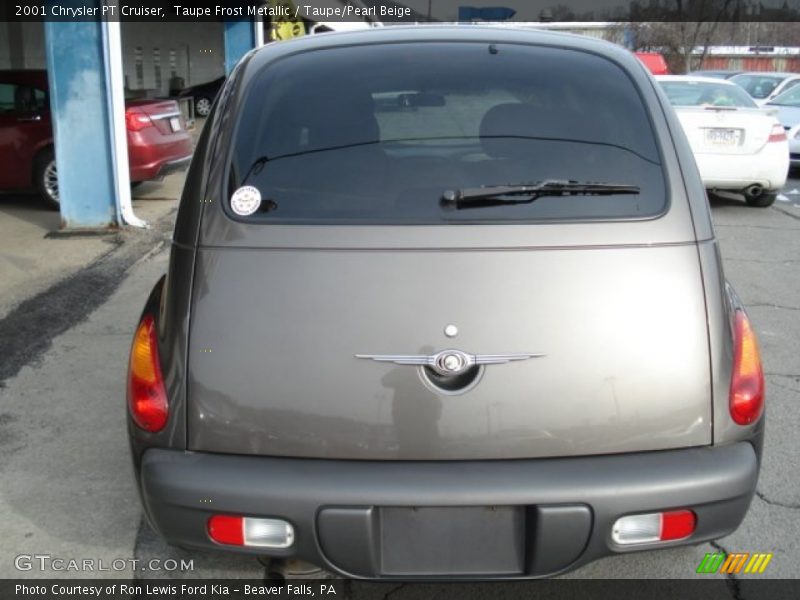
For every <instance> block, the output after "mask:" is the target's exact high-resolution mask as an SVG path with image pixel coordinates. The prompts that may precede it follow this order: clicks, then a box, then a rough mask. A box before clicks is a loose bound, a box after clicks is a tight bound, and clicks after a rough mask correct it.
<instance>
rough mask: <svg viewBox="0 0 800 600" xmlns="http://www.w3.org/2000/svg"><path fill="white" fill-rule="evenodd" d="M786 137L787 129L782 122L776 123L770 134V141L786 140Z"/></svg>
mask: <svg viewBox="0 0 800 600" xmlns="http://www.w3.org/2000/svg"><path fill="white" fill-rule="evenodd" d="M786 140H787V138H786V130H785V129H784V128H783V125H781V124H780V123H775V125H773V126H772V131H771V132H770V134H769V139H768V140H767V141H768V142H785V141H786Z"/></svg>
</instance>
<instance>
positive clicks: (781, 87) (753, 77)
mask: <svg viewBox="0 0 800 600" xmlns="http://www.w3.org/2000/svg"><path fill="white" fill-rule="evenodd" d="M730 81H732V82H733V83H735V84H736V85H738V86H740V87H741V88H743V89H744V91H745V92H747V93H748V94H750V97H751V98H752V99H753V100H755V102H756V104H758V105H759V106H763V105H764V104H766V103H767V102H769V101H771V100H772V99H773V98H775V97H776V96H779V95H781V94H783V93H784V92H788V91H789V90H790V89H792V88H793V87H794V86H796V85H800V74H798V73H774V72H760V71H751V72H748V73H739V74H738V75H734V76H733V77H731V78H730Z"/></svg>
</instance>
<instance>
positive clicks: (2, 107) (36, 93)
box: [0, 83, 47, 112]
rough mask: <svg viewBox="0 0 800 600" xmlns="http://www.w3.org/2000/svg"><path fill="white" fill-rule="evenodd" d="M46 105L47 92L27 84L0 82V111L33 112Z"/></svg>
mask: <svg viewBox="0 0 800 600" xmlns="http://www.w3.org/2000/svg"><path fill="white" fill-rule="evenodd" d="M46 106H47V94H45V92H44V91H43V90H40V89H37V88H35V87H32V86H29V85H18V84H14V83H0V112H33V111H38V110H43V109H44V108H46Z"/></svg>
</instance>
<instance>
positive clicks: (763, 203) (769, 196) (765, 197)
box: [745, 192, 778, 208]
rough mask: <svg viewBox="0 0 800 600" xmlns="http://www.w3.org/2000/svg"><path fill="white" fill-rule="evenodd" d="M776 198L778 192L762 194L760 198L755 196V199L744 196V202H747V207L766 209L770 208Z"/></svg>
mask: <svg viewBox="0 0 800 600" xmlns="http://www.w3.org/2000/svg"><path fill="white" fill-rule="evenodd" d="M777 197H778V192H764V193H762V194H761V195H760V196H756V197H755V198H753V197H751V196H745V201H746V202H747V205H748V206H755V207H757V208H766V207H767V206H772V205H773V204H774V203H775V198H777Z"/></svg>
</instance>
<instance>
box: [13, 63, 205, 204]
mask: <svg viewBox="0 0 800 600" xmlns="http://www.w3.org/2000/svg"><path fill="white" fill-rule="evenodd" d="M125 107H126V108H125V125H126V128H127V132H128V133H127V134H128V162H129V165H128V166H129V169H130V179H131V182H132V183H137V182H141V181H147V180H151V179H159V178H160V177H163V176H164V175H167V174H168V173H171V172H173V171H176V170H180V169H185V168H186V167H187V166H188V164H189V160H190V159H191V157H192V138H191V136H190V135H189V133H188V132H187V131H186V127H185V124H184V122H183V118H182V117H181V113H180V110H179V109H178V105H177V103H176V102H175V101H173V100H132V101H127V102H126V103H125ZM31 189H35V190H37V191H38V192H39V193H40V194H41V196H42V197H43V198H44V199H45V201H46V202H47V204H48V205H49V206H50V207H51V208H54V209H57V208H58V206H59V193H58V171H57V169H56V160H55V153H54V146H53V126H52V121H51V115H50V101H49V97H48V82H47V72H46V71H41V70H27V71H0V190H2V191H10V190H31Z"/></svg>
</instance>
